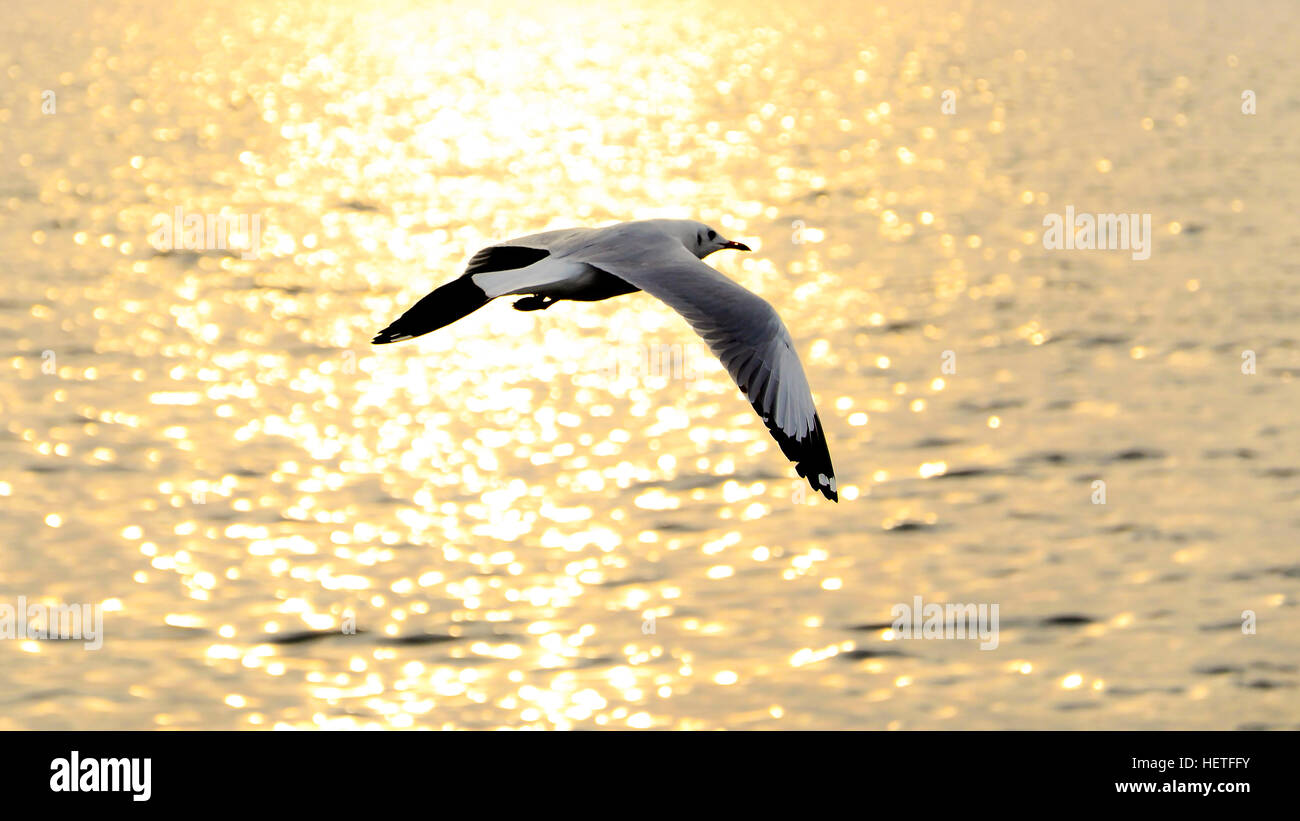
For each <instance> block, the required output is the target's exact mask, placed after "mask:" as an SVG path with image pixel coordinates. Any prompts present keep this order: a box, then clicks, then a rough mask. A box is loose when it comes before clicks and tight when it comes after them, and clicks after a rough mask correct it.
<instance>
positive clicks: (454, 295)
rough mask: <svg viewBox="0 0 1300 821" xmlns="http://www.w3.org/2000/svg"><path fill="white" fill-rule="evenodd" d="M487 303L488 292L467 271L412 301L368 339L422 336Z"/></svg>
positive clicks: (384, 340)
mask: <svg viewBox="0 0 1300 821" xmlns="http://www.w3.org/2000/svg"><path fill="white" fill-rule="evenodd" d="M486 304H488V296H487V294H485V293H483V289H482V288H480V287H478V286H477V285H475V284H474V280H473V278H472V277H471V276H469V275H468V274H466V275H465V276H462V277H460V278H459V279H453V280H452V281H451V282H448V283H447V284H446V285H443V286H442V287H441V288H438V289H437V290H436V291H434V292H433V293H431V294H429V295H428V296H426V297H425V298H424V299H422V300H420V301H419V302H417V303H415V304H414V305H412V306H411V308H410V310H408V311H407V312H406V313H404V314H402V315H401V316H399V317H398V318H397V319H396V320H394V321H393V323H392V324H391V325H389V326H388V327H387V328H384V329H383V330H382V331H380V332H379V333H378V334H376V335H375V338H374V339H373V340H371V342H372V344H375V345H385V344H387V343H389V342H401V341H402V340H403V339H412V338H414V337H417V336H422V335H424V334H427V333H429V332H430V331H436V330H438V329H439V328H441V327H443V326H446V325H450V324H451V323H453V322H455V321H456V320H458V319H460V318H462V317H466V316H469V315H470V314H472V313H474V312H475V311H477V310H478V309H479V308H482V307H483V306H484V305H486Z"/></svg>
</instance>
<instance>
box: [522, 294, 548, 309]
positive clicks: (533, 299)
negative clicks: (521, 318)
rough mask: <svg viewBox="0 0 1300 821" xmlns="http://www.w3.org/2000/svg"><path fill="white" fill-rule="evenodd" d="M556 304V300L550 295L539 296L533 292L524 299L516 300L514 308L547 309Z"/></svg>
mask: <svg viewBox="0 0 1300 821" xmlns="http://www.w3.org/2000/svg"><path fill="white" fill-rule="evenodd" d="M554 304H555V300H554V299H552V298H551V297H549V296H539V295H538V294H533V295H532V296H526V297H524V298H523V299H519V300H515V304H514V308H515V310H516V311H545V310H546V309H547V308H549V307H551V306H552V305H554Z"/></svg>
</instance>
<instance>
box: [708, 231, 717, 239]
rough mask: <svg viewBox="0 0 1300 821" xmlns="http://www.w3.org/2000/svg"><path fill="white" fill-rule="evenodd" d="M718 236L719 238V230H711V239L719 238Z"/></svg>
mask: <svg viewBox="0 0 1300 821" xmlns="http://www.w3.org/2000/svg"><path fill="white" fill-rule="evenodd" d="M717 238H718V232H717V231H710V232H709V239H717Z"/></svg>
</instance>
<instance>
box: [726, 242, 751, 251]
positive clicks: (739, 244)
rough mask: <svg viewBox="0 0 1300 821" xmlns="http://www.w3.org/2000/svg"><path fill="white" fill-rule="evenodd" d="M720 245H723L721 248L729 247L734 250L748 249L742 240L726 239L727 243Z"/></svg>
mask: <svg viewBox="0 0 1300 821" xmlns="http://www.w3.org/2000/svg"><path fill="white" fill-rule="evenodd" d="M722 247H723V248H731V249H732V250H735V251H748V250H749V246H748V245H746V244H745V243H743V242H732V241H730V240H728V241H727V244H726V245H724V246H722Z"/></svg>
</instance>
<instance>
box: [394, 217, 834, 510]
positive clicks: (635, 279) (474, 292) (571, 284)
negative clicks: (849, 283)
mask: <svg viewBox="0 0 1300 821" xmlns="http://www.w3.org/2000/svg"><path fill="white" fill-rule="evenodd" d="M723 248H734V249H737V250H745V251H748V250H749V249H748V248H747V247H745V246H744V245H741V244H740V243H738V242H731V241H730V240H727V239H725V238H723V237H722V236H720V235H719V234H718V232H717V231H714V230H713V229H712V228H709V226H707V225H704V224H703V223H699V222H694V221H691V220H639V221H636V222H623V223H618V224H617V225H610V226H606V227H603V228H570V229H564V230H559V231H545V232H543V233H540V234H530V235H528V236H524V237H518V238H515V239H511V240H506V241H504V242H501V243H498V244H496V245H490V246H488V247H486V248H484V249H483V250H481V251H479V252H478V253H477V254H475V255H474V256H473V257H472V258H471V259H470V261H469V264H468V266H466V268H465V273H464V274H462V275H461V277H460V278H458V279H455V280H452V281H451V282H449V283H447V284H446V285H443V286H442V287H440V288H438V289H437V290H435V291H434V292H433V293H431V294H429V295H428V296H426V297H424V298H423V299H421V300H420V301H419V302H417V303H416V304H415V305H414V306H412V307H411V308H410V310H408V311H407V312H406V313H404V314H402V315H401V316H400V317H398V318H397V319H396V320H395V321H394V322H393V323H392V324H391V325H389V326H388V327H387V328H385V329H384V330H382V331H380V332H379V334H378V335H376V336H375V339H374V342H375V344H385V343H388V342H399V341H401V340H403V339H411V338H412V337H416V336H420V335H422V334H426V333H429V332H430V331H434V330H437V329H438V328H441V327H444V326H446V325H449V324H451V323H452V322H455V321H456V320H457V319H460V318H462V317H464V316H467V315H468V314H470V313H473V312H474V311H476V310H478V309H479V308H481V307H482V306H484V305H486V304H487V303H488V302H490V301H491V300H493V299H496V298H497V297H501V296H507V295H512V294H513V295H523V298H522V299H519V300H516V301H515V303H514V307H515V308H516V309H518V310H521V311H537V310H545V309H546V308H549V307H550V306H551V305H553V304H555V302H557V301H560V300H566V299H568V300H580V301H596V300H601V299H608V298H610V297H614V296H620V295H622V294H630V293H634V292H636V291H642V290H644V291H645V292H647V293H649V294H650V295H651V296H654V297H657V298H658V299H660V300H662V301H663V302H665V303H666V304H668V306H669V307H671V308H673V309H674V310H675V311H677V312H678V313H680V314H681V315H682V316H683V317H685V319H686V321H687V322H689V323H690V324H691V327H693V328H694V329H695V331H696V333H698V334H699V335H700V336H701V337H703V339H704V341H705V342H706V343H708V345H709V348H710V349H711V350H712V351H713V353H714V354H715V355H717V357H718V358H719V359H721V360H722V364H723V365H724V366H726V368H727V371H728V373H730V374H731V377H732V379H734V380H735V381H736V384H737V385H739V386H740V389H741V390H742V391H743V392H744V394H745V396H746V398H747V399H749V401H750V403H751V404H752V405H753V406H754V410H755V411H757V412H758V415H759V417H760V418H761V419H762V420H763V422H764V424H766V425H767V428H768V430H769V431H770V432H771V433H772V436H773V438H774V439H776V442H777V444H779V445H780V446H781V451H782V452H783V453H784V454H785V455H786V458H788V459H790V460H791V461H792V462H794V463H795V465H796V469H797V470H798V472H799V475H800V476H804V477H806V478H807V479H808V483H809V484H810V485H812V487H813V489H815V490H818V491H820V492H821V493H822V494H823V495H825V496H826V498H828V499H831V500H833V501H838V500H839V495H838V493H837V491H836V484H835V471H834V468H833V467H832V466H831V460H830V453H829V451H828V450H827V447H826V437H825V435H824V434H823V433H822V426H821V420H820V418H818V416H817V409H816V407H815V406H814V405H813V401H812V392H811V390H810V388H809V387H808V380H807V377H806V376H805V375H804V372H803V366H802V365H801V364H800V363H799V356H798V354H797V353H795V350H794V342H793V340H792V339H791V338H790V332H789V331H788V330H786V327H785V324H784V323H782V322H781V318H780V317H779V316H777V313H776V311H775V310H773V308H772V306H771V305H768V304H767V302H765V301H764V300H763V299H761V298H760V297H758V296H757V295H755V294H753V293H751V292H749V291H747V290H745V289H744V288H742V287H741V286H740V285H737V284H736V283H735V282H733V281H731V280H730V279H728V278H727V277H725V276H723V275H722V274H720V273H718V272H717V271H715V270H714V269H713V268H710V267H709V266H707V265H705V264H704V263H703V262H702V261H701V260H702V259H703V258H704V257H706V256H708V255H709V254H711V253H713V252H714V251H717V250H720V249H723Z"/></svg>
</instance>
